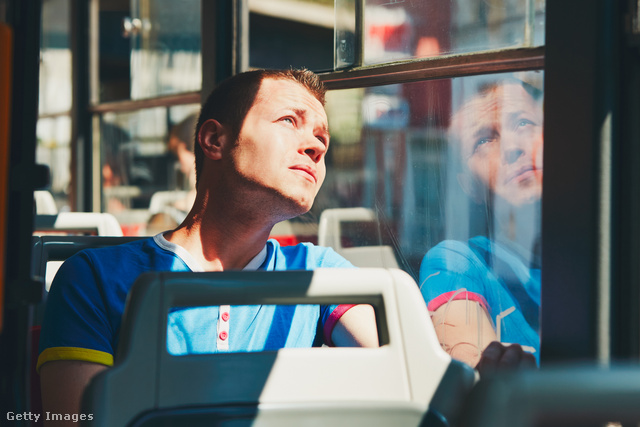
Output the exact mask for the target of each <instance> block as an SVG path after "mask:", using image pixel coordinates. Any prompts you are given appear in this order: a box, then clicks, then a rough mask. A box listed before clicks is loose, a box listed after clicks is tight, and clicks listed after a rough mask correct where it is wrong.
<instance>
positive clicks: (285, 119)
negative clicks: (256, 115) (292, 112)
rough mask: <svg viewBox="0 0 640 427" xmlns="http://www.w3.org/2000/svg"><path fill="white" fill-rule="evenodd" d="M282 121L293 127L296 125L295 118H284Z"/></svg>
mask: <svg viewBox="0 0 640 427" xmlns="http://www.w3.org/2000/svg"><path fill="white" fill-rule="evenodd" d="M281 120H282V121H283V122H287V123H290V124H292V125H295V124H296V122H295V121H294V120H293V117H283V118H282V119H281Z"/></svg>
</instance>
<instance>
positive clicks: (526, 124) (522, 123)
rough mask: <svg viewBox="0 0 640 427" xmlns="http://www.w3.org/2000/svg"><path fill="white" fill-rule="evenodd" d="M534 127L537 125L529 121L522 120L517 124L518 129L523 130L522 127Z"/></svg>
mask: <svg viewBox="0 0 640 427" xmlns="http://www.w3.org/2000/svg"><path fill="white" fill-rule="evenodd" d="M533 125H535V123H534V122H532V121H531V120H529V119H520V120H518V123H517V124H516V127H518V128H521V127H525V126H533Z"/></svg>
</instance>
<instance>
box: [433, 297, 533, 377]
mask: <svg viewBox="0 0 640 427" xmlns="http://www.w3.org/2000/svg"><path fill="white" fill-rule="evenodd" d="M431 319H432V320H433V324H434V326H435V330H436V335H438V340H439V341H440V344H441V345H442V347H443V348H444V349H445V351H447V353H449V354H450V355H451V357H453V358H455V359H457V360H461V361H463V362H465V363H467V364H468V365H471V366H473V367H474V368H476V369H477V370H478V372H479V373H480V375H481V376H483V375H486V374H488V373H490V372H493V371H495V370H496V369H508V368H527V367H535V366H536V359H535V357H534V356H533V354H531V353H528V352H525V351H524V350H523V349H522V347H521V346H520V345H518V344H511V345H509V346H506V345H504V344H501V343H500V342H498V341H497V339H498V338H497V336H496V333H495V331H494V329H493V325H492V324H491V321H490V320H489V314H488V313H487V311H486V310H485V309H484V307H482V305H480V304H479V303H478V302H476V301H467V300H457V301H451V302H449V303H447V304H443V305H442V306H440V307H439V308H438V309H437V310H436V311H435V312H434V313H433V315H432V317H431Z"/></svg>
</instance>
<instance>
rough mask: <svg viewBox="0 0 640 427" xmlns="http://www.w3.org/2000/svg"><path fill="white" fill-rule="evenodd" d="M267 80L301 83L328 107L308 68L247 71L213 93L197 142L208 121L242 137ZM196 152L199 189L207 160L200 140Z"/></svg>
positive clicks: (321, 87)
mask: <svg viewBox="0 0 640 427" xmlns="http://www.w3.org/2000/svg"><path fill="white" fill-rule="evenodd" d="M265 79H275V80H291V81H294V82H298V83H299V84H301V85H302V86H304V88H305V89H307V90H308V91H309V93H311V94H312V95H313V96H314V97H315V98H316V99H317V100H318V101H319V102H320V103H321V104H322V105H323V106H324V105H325V94H326V89H325V87H324V85H323V84H322V82H321V81H320V79H319V78H318V76H317V75H316V74H315V73H313V72H312V71H309V70H307V69H289V70H253V71H247V72H244V73H240V74H236V75H235V76H232V77H229V78H228V79H226V80H224V81H223V82H221V83H220V84H219V85H218V86H217V87H216V88H215V89H214V90H213V92H211V94H210V95H209V97H208V98H207V101H206V102H205V103H204V105H203V106H202V110H201V111H200V117H199V118H198V123H197V125H196V132H195V137H196V139H197V138H198V135H199V133H200V128H201V127H202V124H203V123H204V122H206V121H207V120H209V119H215V120H217V121H218V122H220V123H221V124H224V125H226V126H229V128H230V130H231V136H232V137H233V138H234V139H235V138H237V137H238V135H239V134H240V129H241V128H242V124H243V123H244V119H245V117H246V116H247V113H248V112H249V110H250V109H251V106H252V105H253V103H254V101H255V99H256V96H257V95H258V91H259V90H260V84H261V83H262V81H263V80H265ZM194 153H195V155H196V187H197V184H198V181H199V178H200V174H201V172H202V164H203V160H204V153H203V152H202V147H200V144H199V143H198V142H197V141H196V144H195V147H194Z"/></svg>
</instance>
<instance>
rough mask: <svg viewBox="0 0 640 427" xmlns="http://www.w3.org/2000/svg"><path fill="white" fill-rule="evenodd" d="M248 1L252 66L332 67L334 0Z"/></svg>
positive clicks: (250, 59) (329, 68)
mask: <svg viewBox="0 0 640 427" xmlns="http://www.w3.org/2000/svg"><path fill="white" fill-rule="evenodd" d="M248 4H249V11H250V13H249V65H250V66H251V67H253V68H289V67H306V68H309V69H310V70H314V71H328V70H331V69H332V68H333V37H334V36H333V27H334V20H335V16H337V15H334V0H302V1H295V2H292V1H287V0H249V1H248ZM311 52H312V53H311ZM310 53H311V54H310Z"/></svg>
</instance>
